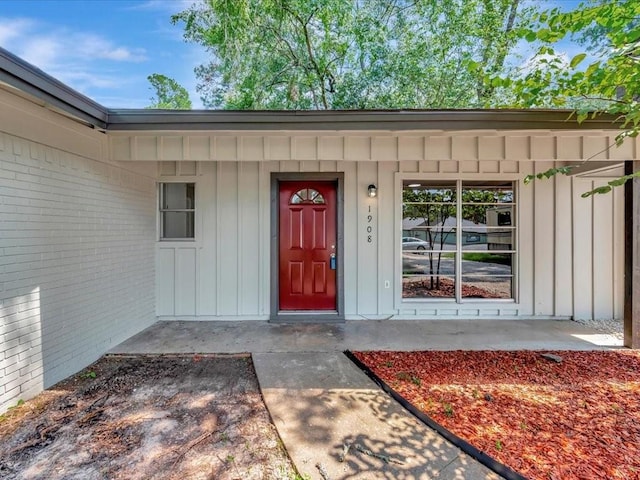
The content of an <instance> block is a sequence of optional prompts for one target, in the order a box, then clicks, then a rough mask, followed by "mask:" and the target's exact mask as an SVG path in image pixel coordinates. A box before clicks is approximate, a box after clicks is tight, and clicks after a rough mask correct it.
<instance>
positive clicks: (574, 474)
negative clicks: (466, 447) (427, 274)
mask: <svg viewBox="0 0 640 480" xmlns="http://www.w3.org/2000/svg"><path fill="white" fill-rule="evenodd" d="M541 353H553V354H555V355H558V356H560V357H561V358H562V361H561V362H560V363H556V362H555V361H553V360H548V359H546V358H543V357H542V356H541ZM354 355H355V356H356V358H358V359H359V360H360V361H361V362H362V363H364V364H365V365H367V366H368V367H369V368H370V369H371V370H372V371H373V372H374V373H375V374H376V375H378V377H379V378H380V379H382V380H383V381H384V382H385V383H387V385H389V386H390V387H391V388H393V389H394V390H395V391H396V392H398V393H399V394H400V395H402V396H403V397H404V398H405V399H407V400H408V401H409V402H410V403H411V404H413V405H414V406H415V407H417V408H418V409H420V410H421V411H423V412H424V413H426V414H427V415H428V416H429V417H431V418H432V419H433V420H434V421H436V422H437V423H439V424H440V425H442V426H443V427H445V428H446V429H448V430H449V431H451V432H452V433H454V434H455V435H457V436H458V437H460V438H462V439H464V440H466V441H467V442H469V443H471V444H472V445H473V446H475V447H476V448H478V449H479V450H481V451H484V452H485V453H486V454H488V455H490V456H491V457H493V458H495V459H496V460H497V461H499V462H500V463H503V464H504V465H506V466H508V467H510V468H511V469H513V470H515V471H517V472H519V473H520V474H522V475H524V476H525V477H527V478H529V479H531V480H534V479H544V480H569V479H581V480H583V479H598V480H599V479H640V352H638V351H629V350H615V351H592V352H569V351H561V352H534V351H518V352H503V351H454V352H355V353H354Z"/></svg>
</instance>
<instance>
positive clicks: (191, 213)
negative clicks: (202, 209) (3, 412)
mask: <svg viewBox="0 0 640 480" xmlns="http://www.w3.org/2000/svg"><path fill="white" fill-rule="evenodd" d="M195 190H196V185H195V183H161V184H160V240H194V239H195V202H196V196H195Z"/></svg>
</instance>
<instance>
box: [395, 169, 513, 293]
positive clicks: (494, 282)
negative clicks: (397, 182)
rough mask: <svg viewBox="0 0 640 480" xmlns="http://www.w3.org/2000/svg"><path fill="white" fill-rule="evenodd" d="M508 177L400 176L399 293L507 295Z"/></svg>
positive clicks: (510, 215)
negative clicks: (433, 178)
mask: <svg viewBox="0 0 640 480" xmlns="http://www.w3.org/2000/svg"><path fill="white" fill-rule="evenodd" d="M515 207H516V199H515V189H514V185H513V182H504V181H460V180H457V181H455V180H453V181H424V180H416V181H413V180H405V181H404V182H403V188H402V216H403V217H402V297H403V299H451V300H455V301H457V302H462V301H464V300H467V299H513V298H514V265H515V259H516V240H515V239H516V228H517V227H516V208H515Z"/></svg>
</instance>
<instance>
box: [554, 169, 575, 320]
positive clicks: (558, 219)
mask: <svg viewBox="0 0 640 480" xmlns="http://www.w3.org/2000/svg"><path fill="white" fill-rule="evenodd" d="M552 181H553V183H554V186H555V195H554V198H555V211H554V216H553V222H554V233H555V235H554V238H553V239H551V241H552V242H553V245H554V254H555V256H554V259H553V260H554V262H553V263H554V265H555V269H554V283H553V291H554V311H553V313H554V315H559V316H562V317H569V316H571V315H572V314H573V271H572V263H573V241H572V238H573V233H572V232H573V217H572V205H573V201H572V200H573V199H572V188H571V183H572V179H571V178H570V177H566V176H564V175H558V176H556V177H555V178H554V179H553V180H552Z"/></svg>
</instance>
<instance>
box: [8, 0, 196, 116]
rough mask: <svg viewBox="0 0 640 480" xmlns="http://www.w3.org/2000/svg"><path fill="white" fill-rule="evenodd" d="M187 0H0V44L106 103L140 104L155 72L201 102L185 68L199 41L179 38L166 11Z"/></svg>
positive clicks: (148, 94) (178, 7)
mask: <svg viewBox="0 0 640 480" xmlns="http://www.w3.org/2000/svg"><path fill="white" fill-rule="evenodd" d="M191 3H192V0H185V1H181V0H137V1H136V0H108V1H107V0H0V46H2V47H3V48H6V49H7V50H9V51H10V52H12V53H14V54H16V55H18V56H19V57H21V58H23V59H24V60H26V61H28V62H30V63H32V64H34V65H35V66H37V67H38V68H40V69H42V70H44V71H45V72H46V73H48V74H49V75H51V76H53V77H55V78H57V79H58V80H61V81H62V82H64V83H66V84H67V85H69V86H71V87H73V88H75V89H76V90H78V91H80V92H81V93H83V94H85V95H87V96H88V97H90V98H92V99H94V100H95V101H97V102H98V103H101V104H103V105H105V106H107V107H120V108H141V107H145V106H147V105H149V103H150V99H151V97H152V96H153V94H154V92H153V90H152V89H151V88H150V86H149V82H148V81H147V76H148V75H150V74H152V73H162V74H164V75H167V76H169V77H172V78H175V79H176V80H177V81H178V82H179V83H180V84H182V85H183V86H184V87H185V88H187V89H188V90H189V91H190V94H191V98H192V100H194V108H201V104H200V102H199V100H198V98H199V97H198V95H197V94H196V92H195V86H196V79H195V75H194V73H193V69H194V67H195V66H197V65H198V64H200V63H202V62H203V61H204V60H205V59H206V53H205V51H204V48H202V47H200V46H198V45H193V44H187V43H185V42H184V41H183V39H182V33H183V29H182V27H181V26H179V25H172V24H171V20H170V18H171V15H172V14H174V13H177V12H179V11H181V10H184V9H185V8H187V7H188V6H189V5H190V4H191Z"/></svg>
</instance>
